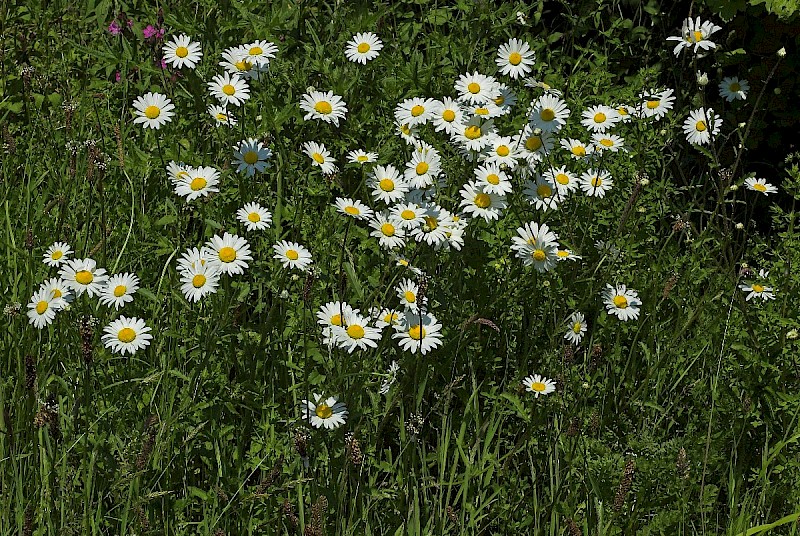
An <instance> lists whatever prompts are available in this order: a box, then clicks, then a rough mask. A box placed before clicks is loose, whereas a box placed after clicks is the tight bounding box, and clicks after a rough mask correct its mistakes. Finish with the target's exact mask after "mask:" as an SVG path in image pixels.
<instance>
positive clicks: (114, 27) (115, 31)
mask: <svg viewBox="0 0 800 536" xmlns="http://www.w3.org/2000/svg"><path fill="white" fill-rule="evenodd" d="M121 31H122V27H121V26H120V25H119V24H117V21H116V20H112V21H111V24H109V25H108V33H110V34H111V35H119V33H120V32H121Z"/></svg>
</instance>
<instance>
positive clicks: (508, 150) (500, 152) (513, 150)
mask: <svg viewBox="0 0 800 536" xmlns="http://www.w3.org/2000/svg"><path fill="white" fill-rule="evenodd" d="M520 157H521V155H520V153H519V151H518V149H517V144H516V143H514V139H513V138H512V137H511V136H497V137H495V138H494V139H492V142H491V143H490V144H489V145H487V146H486V147H485V148H484V152H483V153H481V155H480V159H481V160H483V161H484V162H485V163H486V164H489V165H495V166H506V167H509V168H513V167H514V166H515V165H516V164H517V159H518V158H520Z"/></svg>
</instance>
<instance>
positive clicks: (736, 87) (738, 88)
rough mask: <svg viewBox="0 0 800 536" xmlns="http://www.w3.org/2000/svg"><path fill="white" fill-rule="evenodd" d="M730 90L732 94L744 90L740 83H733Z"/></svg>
mask: <svg viewBox="0 0 800 536" xmlns="http://www.w3.org/2000/svg"><path fill="white" fill-rule="evenodd" d="M728 89H729V90H730V92H731V93H738V92H739V91H741V90H742V86H741V85H740V84H739V82H733V83H732V84H731V86H730V87H729V88H728Z"/></svg>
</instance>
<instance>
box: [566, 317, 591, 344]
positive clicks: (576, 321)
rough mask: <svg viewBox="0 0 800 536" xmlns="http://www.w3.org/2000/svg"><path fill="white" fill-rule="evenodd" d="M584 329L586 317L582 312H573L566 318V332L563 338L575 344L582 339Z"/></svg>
mask: <svg viewBox="0 0 800 536" xmlns="http://www.w3.org/2000/svg"><path fill="white" fill-rule="evenodd" d="M586 329H587V328H586V319H585V318H584V316H583V313H579V312H574V313H572V315H570V317H569V319H568V320H567V332H566V333H565V334H564V338H565V339H567V340H568V341H569V342H571V343H572V344H574V345H575V346H577V345H579V344H580V343H581V341H582V340H583V336H584V334H585V333H586Z"/></svg>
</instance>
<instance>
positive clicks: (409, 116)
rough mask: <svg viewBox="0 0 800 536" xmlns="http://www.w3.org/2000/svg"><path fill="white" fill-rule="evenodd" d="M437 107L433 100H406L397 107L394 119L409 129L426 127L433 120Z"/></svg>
mask: <svg viewBox="0 0 800 536" xmlns="http://www.w3.org/2000/svg"><path fill="white" fill-rule="evenodd" d="M435 106H436V101H435V100H433V99H423V98H421V97H414V98H412V99H406V100H404V101H403V102H401V103H400V104H398V105H397V107H395V109H394V118H395V119H396V120H397V122H398V123H402V124H405V125H408V126H409V127H415V126H418V125H424V124H425V123H427V122H428V120H429V119H430V118H431V116H432V114H433V110H434V109H435Z"/></svg>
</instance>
